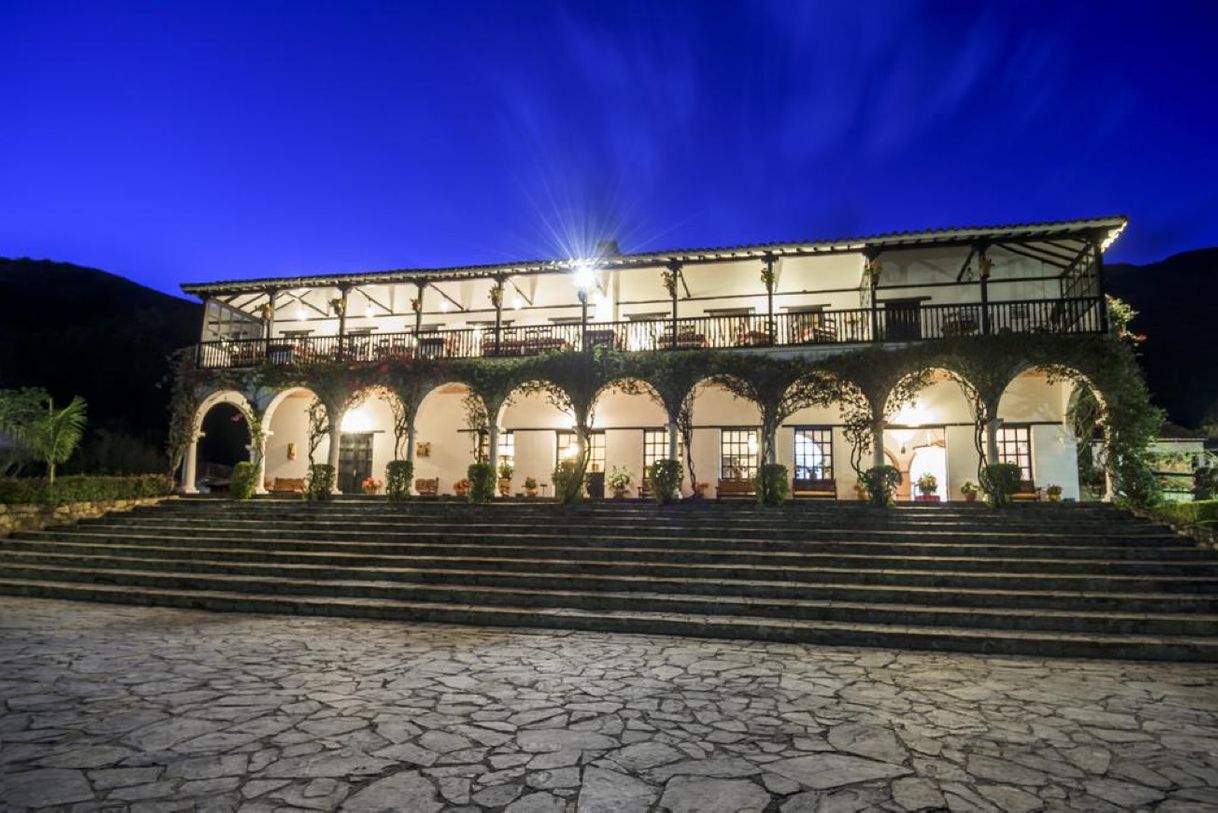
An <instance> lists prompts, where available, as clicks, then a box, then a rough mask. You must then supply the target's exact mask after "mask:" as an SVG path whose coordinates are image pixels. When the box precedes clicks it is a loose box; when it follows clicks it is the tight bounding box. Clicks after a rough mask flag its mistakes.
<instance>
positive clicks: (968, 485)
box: [960, 480, 981, 496]
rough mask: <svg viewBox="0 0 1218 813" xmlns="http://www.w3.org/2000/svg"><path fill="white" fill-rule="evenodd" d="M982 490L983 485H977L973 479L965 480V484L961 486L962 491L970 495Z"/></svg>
mask: <svg viewBox="0 0 1218 813" xmlns="http://www.w3.org/2000/svg"><path fill="white" fill-rule="evenodd" d="M980 492H981V486H979V485H977V484H976V483H974V482H973V481H972V480H965V481H964V484H963V485H961V486H960V493H961V494H964V495H965V496H968V495H969V494H979V493H980Z"/></svg>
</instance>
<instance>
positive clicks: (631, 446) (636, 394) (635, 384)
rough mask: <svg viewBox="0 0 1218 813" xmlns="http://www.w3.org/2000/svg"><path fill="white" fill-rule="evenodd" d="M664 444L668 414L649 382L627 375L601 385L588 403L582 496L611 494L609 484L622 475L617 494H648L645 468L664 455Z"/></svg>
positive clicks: (666, 444) (666, 453)
mask: <svg viewBox="0 0 1218 813" xmlns="http://www.w3.org/2000/svg"><path fill="white" fill-rule="evenodd" d="M668 445H669V444H668V413H667V412H665V410H664V407H663V405H662V403H661V401H660V398H659V395H657V394H656V392H655V390H654V389H653V388H652V387H651V385H650V384H647V383H646V382H644V381H640V380H637V379H628V380H622V381H617V382H614V383H612V384H609V385H607V386H606V387H605V388H604V389H602V390H601V391H600V393H598V394H597V397H596V402H595V403H594V405H593V419H592V446H591V451H592V455H590V458H589V466H588V495H589V496H590V497H605V496H614V483H615V482H618V483H621V482H623V480H624V478H628V479H629V482H628V483H627V484H626V485H625V487H624V488H623V489H622V492H623V493H622V496H638V497H642V498H646V497H648V496H650V494H649V490H648V487H647V467H648V466H650V465H652V464H653V463H655V462H656V461H657V460H663V459H665V458H667V457H668V451H669V450H668ZM678 447H679V448H678V454H679V453H680V445H679V444H678ZM600 449H603V455H598V450H600ZM615 477H616V478H617V479H616V480H615Z"/></svg>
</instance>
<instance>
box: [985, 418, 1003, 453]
mask: <svg viewBox="0 0 1218 813" xmlns="http://www.w3.org/2000/svg"><path fill="white" fill-rule="evenodd" d="M1001 425H1002V421H1000V420H999V419H998V418H992V419H990V420H988V421H986V422H985V457H986V462H987V463H997V462H998V427H999V426H1001Z"/></svg>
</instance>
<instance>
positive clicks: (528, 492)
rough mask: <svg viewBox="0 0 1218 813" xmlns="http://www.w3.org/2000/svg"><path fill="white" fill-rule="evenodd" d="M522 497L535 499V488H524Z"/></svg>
mask: <svg viewBox="0 0 1218 813" xmlns="http://www.w3.org/2000/svg"><path fill="white" fill-rule="evenodd" d="M524 495H525V496H526V497H536V496H537V489H535V488H526V489H525V490H524Z"/></svg>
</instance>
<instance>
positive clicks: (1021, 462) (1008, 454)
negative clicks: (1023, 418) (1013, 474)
mask: <svg viewBox="0 0 1218 813" xmlns="http://www.w3.org/2000/svg"><path fill="white" fill-rule="evenodd" d="M998 462H999V463H1014V464H1015V465H1016V466H1019V471H1020V475H1019V477H1020V479H1022V480H1028V481H1031V480H1032V429H1031V427H1028V426H1003V427H999V429H998Z"/></svg>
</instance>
